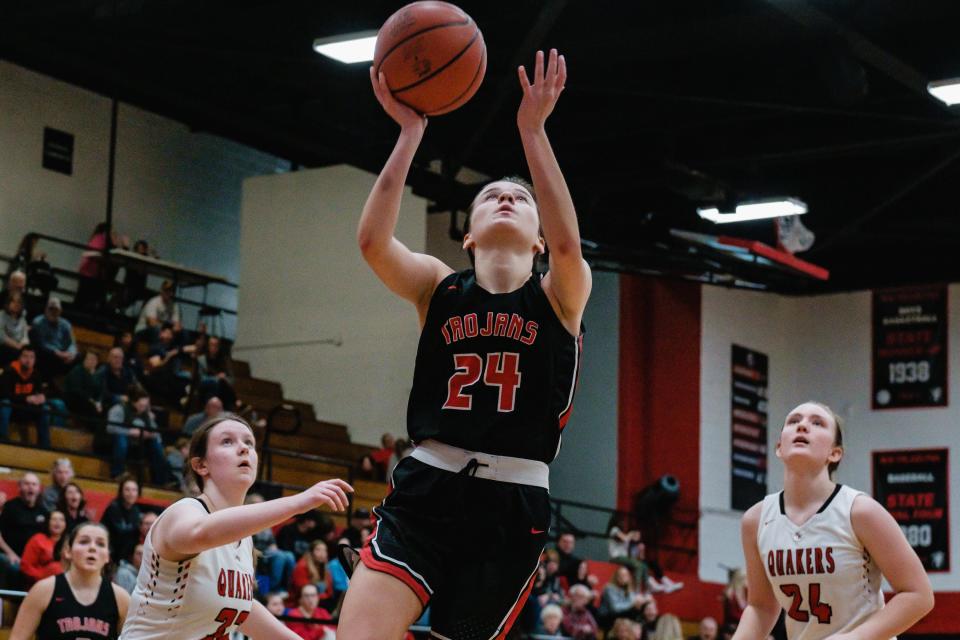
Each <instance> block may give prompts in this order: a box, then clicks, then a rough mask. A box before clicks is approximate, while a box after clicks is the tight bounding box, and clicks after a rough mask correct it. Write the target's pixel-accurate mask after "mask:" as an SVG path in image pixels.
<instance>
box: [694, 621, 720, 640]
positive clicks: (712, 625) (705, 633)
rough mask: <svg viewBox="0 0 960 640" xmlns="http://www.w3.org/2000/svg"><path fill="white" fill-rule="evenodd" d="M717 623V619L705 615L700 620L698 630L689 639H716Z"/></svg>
mask: <svg viewBox="0 0 960 640" xmlns="http://www.w3.org/2000/svg"><path fill="white" fill-rule="evenodd" d="M718 631H719V625H717V621H716V620H714V619H713V618H711V617H710V616H707V617H706V618H704V619H703V620H701V621H700V632H699V633H698V634H697V635H695V636H693V637H692V638H690V640H717V633H718Z"/></svg>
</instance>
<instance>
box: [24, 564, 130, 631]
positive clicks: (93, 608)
mask: <svg viewBox="0 0 960 640" xmlns="http://www.w3.org/2000/svg"><path fill="white" fill-rule="evenodd" d="M54 580H55V582H54V587H53V596H52V597H51V598H50V603H49V604H48V605H47V608H46V610H45V611H44V612H43V615H41V616H40V624H39V626H38V627H37V640H96V639H99V638H110V639H114V638H116V637H117V636H118V635H119V632H120V630H119V628H118V625H119V622H120V613H119V610H118V609H117V597H116V595H115V594H114V593H113V586H112V585H111V583H110V581H109V580H107V579H106V578H104V579H103V580H102V581H101V582H100V591H98V592H97V599H96V600H95V601H94V602H93V604H91V605H83V604H80V603H79V602H77V599H76V597H74V595H73V590H72V589H71V588H70V584H69V583H68V582H67V576H66V574H63V573H61V574H59V575H58V576H56V578H54Z"/></svg>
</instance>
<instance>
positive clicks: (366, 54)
mask: <svg viewBox="0 0 960 640" xmlns="http://www.w3.org/2000/svg"><path fill="white" fill-rule="evenodd" d="M376 46H377V32H376V31H360V32H357V33H344V34H342V35H339V36H333V37H330V38H317V39H316V40H314V41H313V50H314V51H316V52H317V53H319V54H321V55H325V56H327V57H328V58H333V59H334V60H338V61H340V62H344V63H346V64H352V63H354V62H369V61H370V60H373V50H374V48H375V47H376Z"/></svg>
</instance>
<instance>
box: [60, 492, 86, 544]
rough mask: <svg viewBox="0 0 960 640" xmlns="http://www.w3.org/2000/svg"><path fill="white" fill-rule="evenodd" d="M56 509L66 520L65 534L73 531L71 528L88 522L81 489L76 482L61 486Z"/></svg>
mask: <svg viewBox="0 0 960 640" xmlns="http://www.w3.org/2000/svg"><path fill="white" fill-rule="evenodd" d="M56 509H57V511H59V512H60V513H62V514H63V515H64V517H65V518H66V519H67V533H70V532H71V531H73V528H74V527H76V526H77V525H78V524H81V523H83V522H87V521H88V520H90V515H89V514H88V513H87V501H86V499H84V497H83V489H81V488H80V485H78V484H77V483H76V482H68V483H67V484H65V485H64V486H63V491H61V492H60V499H59V500H58V501H57V505H56Z"/></svg>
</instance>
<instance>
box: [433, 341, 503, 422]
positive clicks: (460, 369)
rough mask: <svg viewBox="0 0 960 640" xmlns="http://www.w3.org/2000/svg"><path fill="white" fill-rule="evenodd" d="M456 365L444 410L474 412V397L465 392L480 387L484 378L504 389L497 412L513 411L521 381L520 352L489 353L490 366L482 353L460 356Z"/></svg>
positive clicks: (492, 385)
mask: <svg viewBox="0 0 960 640" xmlns="http://www.w3.org/2000/svg"><path fill="white" fill-rule="evenodd" d="M453 366H454V367H455V368H456V371H454V372H453V375H452V376H450V379H449V380H448V381H447V401H446V402H444V403H443V408H444V409H456V410H458V411H469V410H470V409H472V408H473V396H471V395H470V394H469V393H464V389H465V388H466V387H469V386H472V385H474V384H476V383H477V382H478V381H479V380H480V378H481V376H482V377H483V384H485V385H487V386H488V387H498V388H499V390H500V393H499V398H498V400H497V411H499V412H501V413H507V412H510V411H513V407H514V405H515V403H516V400H517V388H518V387H519V386H520V378H521V374H520V354H519V353H509V352H502V353H488V354H487V361H486V367H484V361H483V358H482V357H480V354H477V353H458V354H456V355H454V356H453Z"/></svg>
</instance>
